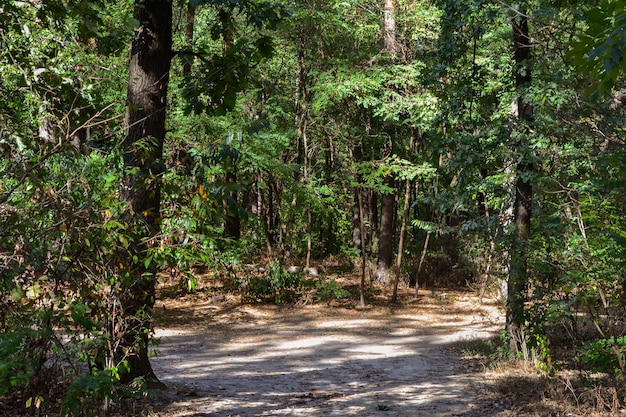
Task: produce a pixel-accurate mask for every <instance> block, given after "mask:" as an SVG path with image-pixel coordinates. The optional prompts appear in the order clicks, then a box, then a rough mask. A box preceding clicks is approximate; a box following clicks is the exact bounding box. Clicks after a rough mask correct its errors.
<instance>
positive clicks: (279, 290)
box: [238, 262, 306, 304]
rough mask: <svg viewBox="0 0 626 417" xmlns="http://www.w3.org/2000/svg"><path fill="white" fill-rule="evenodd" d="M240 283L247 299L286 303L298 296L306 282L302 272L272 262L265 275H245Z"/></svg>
mask: <svg viewBox="0 0 626 417" xmlns="http://www.w3.org/2000/svg"><path fill="white" fill-rule="evenodd" d="M238 285H239V288H241V290H242V292H243V298H244V300H246V301H259V302H267V301H271V302H274V303H276V304H284V303H287V302H289V301H292V300H294V299H296V298H298V296H299V295H300V292H301V290H302V288H303V287H304V286H305V285H306V282H305V281H304V280H303V279H302V273H300V272H289V271H287V270H286V269H285V268H283V267H282V266H281V265H280V263H278V262H272V263H271V264H270V265H269V266H268V268H267V271H266V273H265V274H264V275H261V276H248V277H244V278H243V279H241V280H239V283H238Z"/></svg>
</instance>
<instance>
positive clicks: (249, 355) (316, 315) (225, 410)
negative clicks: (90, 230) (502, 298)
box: [153, 288, 506, 417]
mask: <svg viewBox="0 0 626 417" xmlns="http://www.w3.org/2000/svg"><path fill="white" fill-rule="evenodd" d="M411 292H412V290H409V289H404V290H401V296H400V302H399V303H397V304H396V305H389V304H388V303H387V300H388V294H378V295H377V296H374V295H372V294H369V296H368V300H369V301H370V302H371V303H372V304H370V305H368V306H367V307H366V308H357V307H355V305H356V301H354V300H349V301H342V302H334V303H331V304H327V303H322V304H319V303H317V304H313V305H296V306H294V305H290V306H275V305H250V304H242V303H241V298H240V296H238V295H233V294H231V293H224V292H219V293H218V292H215V290H214V289H212V288H201V290H200V291H199V292H198V293H196V294H193V295H192V296H187V297H184V298H182V299H180V298H176V299H165V300H164V301H160V302H159V303H158V304H157V309H156V317H157V321H158V324H157V329H156V336H157V337H158V338H160V340H161V344H160V346H159V347H158V353H159V354H158V357H156V358H154V359H153V367H154V369H155V372H156V373H157V375H158V376H159V377H160V378H161V380H162V381H163V382H164V383H165V384H167V385H168V387H169V388H170V389H169V390H168V392H167V394H166V395H165V396H162V397H161V398H160V399H159V400H157V402H156V403H155V405H154V410H155V411H154V414H153V415H158V416H167V417H182V416H216V417H218V416H278V415H292V416H379V415H380V416H383V415H384V416H479V415H495V412H496V411H497V410H498V408H500V409H501V410H502V409H503V408H504V407H506V404H505V403H504V402H502V404H499V403H498V401H499V400H497V399H496V400H494V399H493V398H491V397H486V396H485V395H484V393H483V389H484V388H485V385H486V384H487V381H486V373H485V369H484V368H482V367H477V366H474V365H476V362H475V361H472V360H471V359H470V360H467V352H465V353H466V359H463V358H462V355H461V353H463V352H464V349H466V347H467V346H479V345H480V341H486V340H489V339H493V338H494V337H495V338H497V335H498V332H499V331H500V329H501V328H502V314H501V311H500V310H499V309H498V308H497V307H496V306H495V305H494V304H485V303H483V304H481V303H479V301H478V299H477V297H476V296H475V295H473V294H472V293H468V292H458V291H456V292H448V291H447V292H443V291H427V292H423V293H422V294H423V295H420V297H419V298H418V300H414V299H412V298H411V297H412V294H411ZM464 346H465V347H464ZM486 407H487V408H486ZM487 410H489V413H487V414H485V412H486V411H487Z"/></svg>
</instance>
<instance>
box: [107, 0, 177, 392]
mask: <svg viewBox="0 0 626 417" xmlns="http://www.w3.org/2000/svg"><path fill="white" fill-rule="evenodd" d="M134 17H135V19H137V21H138V22H140V26H139V28H138V29H137V30H136V31H135V35H134V38H133V41H132V47H131V57H130V67H129V83H128V111H127V114H126V123H127V128H128V134H127V137H126V139H125V141H124V143H123V147H124V167H125V174H124V179H123V198H124V199H125V201H126V202H127V203H128V214H129V222H130V226H129V228H130V230H129V234H130V235H131V238H132V243H131V245H130V247H129V252H130V253H129V254H128V255H129V256H126V257H125V258H124V260H123V262H124V263H125V264H124V267H123V271H122V272H124V273H122V274H121V280H122V282H121V285H120V294H119V303H120V309H121V318H122V322H121V323H120V326H121V328H122V330H121V331H120V332H117V334H118V335H119V336H118V337H119V338H120V340H119V343H120V348H119V349H118V351H117V352H116V353H117V355H118V356H119V357H120V358H126V359H127V360H128V363H129V366H130V368H129V370H128V372H126V373H124V374H123V376H122V380H123V381H124V382H128V381H131V380H133V379H134V378H137V377H143V378H145V379H146V380H148V381H157V378H156V376H155V375H154V372H153V371H152V366H151V365H150V361H149V359H148V335H149V332H150V327H151V324H150V319H151V315H152V307H153V306H154V294H155V276H154V274H155V272H156V271H154V270H153V269H152V268H151V267H150V266H148V267H146V266H144V262H143V259H144V257H145V254H146V252H147V250H148V249H149V247H150V245H151V244H152V239H153V238H154V237H155V236H156V235H157V233H158V232H159V227H160V203H161V184H160V181H161V175H162V173H163V171H164V166H163V161H162V154H163V143H164V141H165V110H166V104H167V86H168V82H169V71H170V61H171V55H172V2H171V1H170V0H136V2H135V12H134ZM135 257H136V258H135ZM133 258H135V260H134V261H133Z"/></svg>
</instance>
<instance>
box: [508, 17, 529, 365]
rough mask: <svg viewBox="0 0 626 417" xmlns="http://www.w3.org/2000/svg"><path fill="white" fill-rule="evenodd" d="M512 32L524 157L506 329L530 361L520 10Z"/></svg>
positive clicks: (525, 72) (524, 43) (525, 81)
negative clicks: (528, 345)
mask: <svg viewBox="0 0 626 417" xmlns="http://www.w3.org/2000/svg"><path fill="white" fill-rule="evenodd" d="M511 24H512V29H513V44H514V48H515V85H516V87H517V89H518V95H519V96H518V99H517V118H518V125H519V126H518V127H517V128H518V129H519V130H520V131H521V136H520V137H521V138H522V139H520V140H519V141H518V142H517V143H516V145H515V146H516V147H517V151H518V152H520V153H521V154H522V156H521V162H519V163H518V164H517V168H516V169H517V172H516V180H515V202H514V203H513V204H514V206H513V221H514V223H515V231H514V235H513V239H512V244H511V254H510V265H509V277H508V290H507V292H508V293H507V308H506V327H507V329H506V330H507V335H508V337H509V347H510V349H511V350H512V351H513V352H515V353H519V352H522V353H524V356H525V357H526V358H527V355H528V353H527V346H526V341H527V335H526V333H527V331H526V323H525V321H526V315H525V311H524V303H525V301H526V298H527V292H528V270H527V267H528V265H527V261H528V248H527V246H528V239H529V237H530V221H531V207H532V198H533V188H532V185H531V183H530V179H529V177H530V175H531V174H532V172H533V166H532V163H531V162H530V161H529V160H530V155H527V154H526V153H527V152H528V146H527V143H525V137H526V136H527V135H528V132H529V127H528V124H529V123H530V122H531V121H532V118H533V108H532V105H531V104H530V103H528V102H527V101H526V100H525V98H524V94H523V90H524V89H525V88H527V87H528V86H529V85H530V83H531V72H530V70H531V68H530V47H531V42H530V36H529V31H528V17H527V15H526V10H525V9H524V8H520V10H519V11H518V14H517V15H516V16H515V17H514V18H513V19H512V21H511Z"/></svg>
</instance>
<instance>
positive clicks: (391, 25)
mask: <svg viewBox="0 0 626 417" xmlns="http://www.w3.org/2000/svg"><path fill="white" fill-rule="evenodd" d="M384 1H385V4H384V8H383V52H385V53H387V54H390V55H395V54H396V53H397V52H398V50H397V49H398V47H397V42H396V5H395V0H384Z"/></svg>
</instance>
